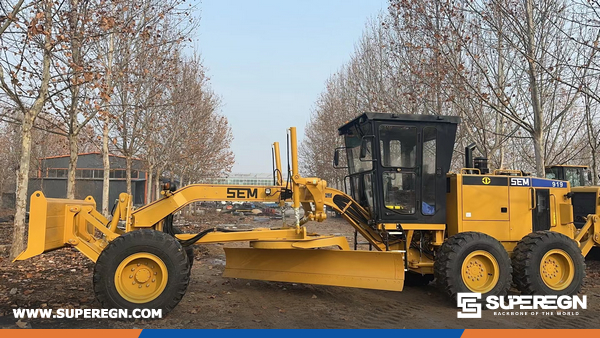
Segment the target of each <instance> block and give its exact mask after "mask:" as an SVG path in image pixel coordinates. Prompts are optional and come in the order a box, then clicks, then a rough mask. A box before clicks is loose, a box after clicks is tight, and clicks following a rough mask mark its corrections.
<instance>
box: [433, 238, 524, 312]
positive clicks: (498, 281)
mask: <svg viewBox="0 0 600 338" xmlns="http://www.w3.org/2000/svg"><path fill="white" fill-rule="evenodd" d="M511 273H512V267H511V264H510V258H509V257H508V253H507V252H506V250H505V249H504V247H503V246H502V244H500V242H498V240H496V239H495V238H493V237H491V236H489V235H486V234H484V233H481V232H461V233H458V234H456V235H454V236H451V237H449V238H448V239H447V240H446V241H445V242H444V244H442V246H441V248H440V250H439V251H438V255H437V258H436V260H435V262H434V274H435V278H436V279H437V280H438V283H439V284H440V285H441V287H442V289H443V290H444V291H445V292H446V293H447V294H449V295H450V296H451V297H452V298H456V295H457V293H459V292H476V293H481V294H482V300H485V298H486V297H487V296H491V295H495V296H501V295H506V294H507V292H508V289H509V288H510V286H511Z"/></svg>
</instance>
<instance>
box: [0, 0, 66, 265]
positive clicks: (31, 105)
mask: <svg viewBox="0 0 600 338" xmlns="http://www.w3.org/2000/svg"><path fill="white" fill-rule="evenodd" d="M21 4H22V2H21V1H20V2H18V3H17V4H16V5H15V6H14V7H13V8H14V9H15V10H14V11H13V12H11V13H10V14H9V15H8V16H7V17H8V19H7V22H6V23H4V25H3V26H2V27H3V28H2V29H3V30H2V35H0V39H1V42H2V46H3V50H2V54H0V88H1V89H2V91H3V92H4V93H5V94H6V97H7V98H8V100H9V101H10V103H12V105H13V106H14V107H15V111H16V112H18V115H19V116H17V117H16V118H17V119H18V120H20V121H21V151H20V153H21V160H20V163H19V169H18V173H17V192H16V212H15V224H14V232H13V242H12V243H13V245H12V247H11V257H16V256H17V255H18V254H19V253H20V252H21V251H23V248H24V234H25V211H26V205H27V186H28V183H29V182H28V180H29V160H30V158H29V155H30V151H31V132H32V129H33V126H34V123H35V121H36V118H37V117H38V115H39V114H40V112H41V111H42V109H43V108H44V105H45V103H46V100H47V99H48V87H49V83H50V66H51V58H52V50H53V48H54V39H53V37H52V19H53V15H54V14H55V4H54V2H53V1H49V0H43V1H35V2H32V3H31V4H29V5H28V7H30V9H31V10H28V11H20V12H19V11H18V8H20V7H19V6H21ZM30 13H32V14H31V15H30ZM40 64H41V69H40V68H39V65H40ZM38 70H39V71H38Z"/></svg>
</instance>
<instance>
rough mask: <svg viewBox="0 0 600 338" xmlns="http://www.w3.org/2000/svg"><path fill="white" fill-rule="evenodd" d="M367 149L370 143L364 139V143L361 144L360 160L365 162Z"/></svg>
mask: <svg viewBox="0 0 600 338" xmlns="http://www.w3.org/2000/svg"><path fill="white" fill-rule="evenodd" d="M367 147H368V142H367V140H366V139H364V138H363V139H362V143H361V144H360V159H361V160H363V159H365V158H366V157H367Z"/></svg>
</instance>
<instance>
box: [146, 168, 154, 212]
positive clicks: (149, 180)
mask: <svg viewBox="0 0 600 338" xmlns="http://www.w3.org/2000/svg"><path fill="white" fill-rule="evenodd" d="M153 170H154V166H149V167H148V178H147V181H146V182H147V183H146V184H147V185H148V191H147V192H146V204H148V203H150V202H152V193H153V192H154V189H152V187H153V185H152V184H153V183H154V182H152V180H153V179H154V177H153V176H152V175H153Z"/></svg>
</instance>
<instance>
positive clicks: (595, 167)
mask: <svg viewBox="0 0 600 338" xmlns="http://www.w3.org/2000/svg"><path fill="white" fill-rule="evenodd" d="M596 151H597V149H592V182H591V183H592V185H595V186H597V185H598V159H597V156H598V155H597V154H596Z"/></svg>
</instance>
